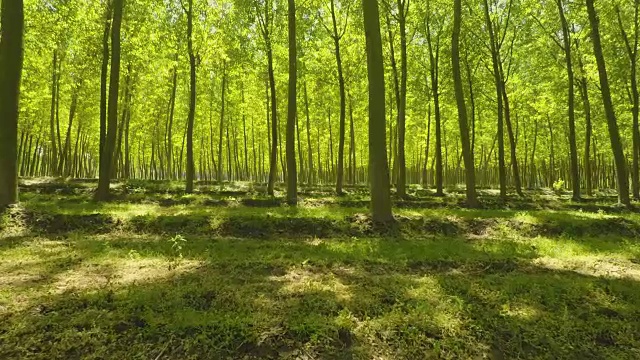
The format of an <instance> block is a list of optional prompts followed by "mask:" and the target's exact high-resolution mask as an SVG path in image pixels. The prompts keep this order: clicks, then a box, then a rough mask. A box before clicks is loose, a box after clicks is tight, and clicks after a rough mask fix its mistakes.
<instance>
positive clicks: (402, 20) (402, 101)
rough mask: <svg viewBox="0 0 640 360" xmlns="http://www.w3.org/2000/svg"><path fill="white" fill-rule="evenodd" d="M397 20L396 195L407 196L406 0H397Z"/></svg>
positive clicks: (407, 4)
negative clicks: (398, 47)
mask: <svg viewBox="0 0 640 360" xmlns="http://www.w3.org/2000/svg"><path fill="white" fill-rule="evenodd" d="M397 4H398V22H399V24H400V91H399V92H398V95H399V97H398V126H397V128H398V152H397V156H398V182H397V183H396V188H397V191H398V196H399V197H401V198H403V197H406V196H407V164H406V159H405V150H404V142H405V141H404V140H405V119H406V108H407V31H406V18H407V14H408V12H409V1H408V0H397Z"/></svg>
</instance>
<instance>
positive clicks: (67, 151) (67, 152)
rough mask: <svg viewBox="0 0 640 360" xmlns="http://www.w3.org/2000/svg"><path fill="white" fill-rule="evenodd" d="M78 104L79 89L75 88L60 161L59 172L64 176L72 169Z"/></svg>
mask: <svg viewBox="0 0 640 360" xmlns="http://www.w3.org/2000/svg"><path fill="white" fill-rule="evenodd" d="M77 105H78V89H77V88H75V89H74V91H73V94H72V95H71V108H70V109H69V125H68V126H67V134H66V138H65V141H64V150H63V151H62V157H61V158H60V161H59V163H58V174H60V175H63V176H69V175H70V173H69V170H70V164H69V162H70V160H71V159H70V156H71V128H72V127H73V118H74V117H75V115H76V107H77ZM65 169H66V170H65Z"/></svg>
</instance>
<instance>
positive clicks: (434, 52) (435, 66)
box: [426, 17, 444, 196]
mask: <svg viewBox="0 0 640 360" xmlns="http://www.w3.org/2000/svg"><path fill="white" fill-rule="evenodd" d="M430 22H431V20H430V18H429V17H428V18H427V21H426V26H427V45H428V48H429V62H430V67H429V72H430V75H431V92H432V94H433V105H434V109H435V120H436V123H435V127H436V149H435V150H436V156H435V163H436V169H435V170H436V196H443V195H444V186H443V182H444V171H443V167H442V124H441V116H440V89H439V83H440V80H439V62H440V61H439V60H440V35H439V34H438V35H437V36H436V39H435V44H434V40H433V39H432V36H431V23H430Z"/></svg>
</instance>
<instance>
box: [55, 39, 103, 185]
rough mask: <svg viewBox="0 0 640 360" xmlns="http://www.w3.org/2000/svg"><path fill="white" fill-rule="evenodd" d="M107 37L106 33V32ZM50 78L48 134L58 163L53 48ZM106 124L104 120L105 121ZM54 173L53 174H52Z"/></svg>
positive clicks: (56, 79) (56, 73) (56, 66)
mask: <svg viewBox="0 0 640 360" xmlns="http://www.w3.org/2000/svg"><path fill="white" fill-rule="evenodd" d="M107 37H108V34H107ZM52 69H53V70H52V79H51V114H50V118H49V134H50V136H51V149H52V152H51V162H52V163H53V164H58V143H57V141H56V128H55V126H56V94H57V93H58V90H57V87H58V50H53V65H52ZM105 124H106V121H105ZM54 175H55V174H54Z"/></svg>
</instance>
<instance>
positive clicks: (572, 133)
mask: <svg viewBox="0 0 640 360" xmlns="http://www.w3.org/2000/svg"><path fill="white" fill-rule="evenodd" d="M556 4H557V5H558V13H559V14H560V23H561V25H562V38H563V41H564V54H565V60H566V62H567V77H568V81H569V83H568V85H569V95H568V99H567V101H568V107H569V153H570V158H571V185H572V189H573V197H572V199H573V201H580V172H579V170H578V169H579V164H578V147H577V145H576V115H575V111H574V109H575V89H574V76H573V63H572V59H571V37H570V33H569V24H568V23H567V18H566V16H565V14H564V4H563V1H562V0H556Z"/></svg>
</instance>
